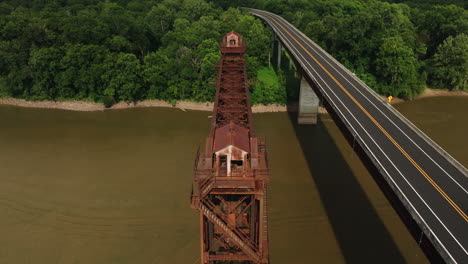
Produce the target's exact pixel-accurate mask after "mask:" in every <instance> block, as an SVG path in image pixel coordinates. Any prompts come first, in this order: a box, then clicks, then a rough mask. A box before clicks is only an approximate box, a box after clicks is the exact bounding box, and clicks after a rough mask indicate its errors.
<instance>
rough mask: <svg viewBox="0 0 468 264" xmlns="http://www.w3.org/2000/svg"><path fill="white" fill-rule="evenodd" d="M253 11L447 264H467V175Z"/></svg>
mask: <svg viewBox="0 0 468 264" xmlns="http://www.w3.org/2000/svg"><path fill="white" fill-rule="evenodd" d="M248 11H249V12H251V13H252V14H254V15H255V16H258V17H259V18H261V19H263V20H264V21H265V22H266V23H267V24H268V25H269V26H270V27H271V28H272V29H273V30H274V32H275V33H276V35H277V37H278V38H279V40H280V41H281V42H282V44H283V45H284V46H285V47H286V49H287V50H288V51H289V52H290V54H291V55H292V56H293V57H294V59H295V60H296V61H297V62H298V63H299V64H300V65H301V68H302V69H303V71H304V74H305V75H307V77H308V78H309V79H310V80H312V81H313V82H314V83H315V85H316V86H317V89H318V91H319V92H320V93H321V95H322V96H323V99H324V100H326V101H327V102H328V104H329V105H330V106H331V107H332V108H333V110H334V112H335V113H336V114H337V116H338V117H339V118H340V119H341V120H342V121H343V123H344V125H345V127H346V129H348V131H349V132H350V133H351V134H352V135H353V137H354V138H355V139H356V142H358V143H359V144H360V146H361V147H362V149H363V150H364V151H365V152H366V154H367V155H368V156H369V158H370V159H371V160H372V162H373V163H374V165H375V166H376V167H377V168H378V169H379V170H380V172H381V173H382V175H383V177H384V178H385V180H386V181H387V182H388V184H389V186H390V187H391V188H392V189H393V191H394V192H395V194H396V195H397V196H398V197H399V198H400V200H401V201H402V203H403V204H404V205H405V206H406V208H407V210H408V211H409V212H410V214H411V215H412V217H413V218H414V219H415V221H416V222H417V223H418V225H419V226H420V227H421V228H422V230H423V231H424V232H425V234H426V236H427V237H428V238H429V239H430V240H431V241H432V243H433V245H434V246H435V247H436V248H437V250H438V251H439V253H440V254H441V256H442V257H443V258H444V260H445V261H446V262H448V263H468V216H467V213H468V173H467V169H466V168H464V167H463V166H462V165H460V164H459V163H458V162H457V161H456V160H455V159H453V158H452V157H451V156H450V155H448V154H447V153H446V152H445V151H443V150H442V149H441V148H440V147H439V146H438V145H437V144H435V143H434V142H433V141H432V140H430V139H429V138H428V137H427V136H426V135H425V134H423V133H422V132H421V131H420V130H419V129H417V128H416V127H415V126H414V125H413V124H412V123H411V122H409V121H408V120H407V119H406V118H405V117H403V116H402V115H401V114H400V113H399V112H398V111H396V110H395V109H394V108H393V107H392V106H391V105H389V104H388V103H386V102H385V101H383V100H382V99H381V98H380V97H378V95H377V94H376V93H375V92H373V91H372V90H371V89H370V88H369V87H367V86H366V85H365V84H364V83H363V82H362V81H360V80H359V79H358V78H356V76H354V74H353V73H351V72H350V71H348V70H347V69H346V68H344V67H343V66H342V65H341V64H340V63H339V62H338V61H336V60H335V59H334V58H332V57H331V56H330V55H329V54H328V53H327V52H325V51H324V50H323V49H321V48H320V47H319V46H318V45H317V44H315V43H314V42H313V41H311V40H310V39H309V38H308V37H306V36H305V35H304V34H303V33H302V32H300V31H299V30H298V29H296V28H295V27H294V26H292V25H291V24H290V23H289V22H287V21H286V20H284V19H283V18H281V17H280V16H277V15H274V14H272V13H269V12H265V11H261V10H255V9H248ZM337 195H339V194H337ZM350 206H351V205H350Z"/></svg>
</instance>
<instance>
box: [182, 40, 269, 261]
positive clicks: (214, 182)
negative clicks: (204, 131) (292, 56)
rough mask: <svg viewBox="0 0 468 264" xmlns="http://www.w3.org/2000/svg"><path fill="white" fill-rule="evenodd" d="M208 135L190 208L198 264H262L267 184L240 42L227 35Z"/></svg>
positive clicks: (265, 244) (198, 159) (199, 158)
mask: <svg viewBox="0 0 468 264" xmlns="http://www.w3.org/2000/svg"><path fill="white" fill-rule="evenodd" d="M220 47H221V59H220V62H219V65H217V68H218V77H217V81H216V97H215V104H214V109H213V117H212V123H211V130H210V134H209V136H208V137H207V139H206V144H205V147H204V149H203V150H200V149H199V150H198V152H197V156H196V160H195V168H194V178H193V188H192V196H191V206H192V208H194V209H197V210H198V211H199V213H200V251H201V257H200V258H201V263H202V264H218V263H242V264H267V263H269V254H268V206H267V187H268V180H269V171H268V162H267V153H266V145H265V140H264V138H259V137H256V136H255V134H254V130H253V126H252V111H251V107H250V98H249V89H248V86H247V74H246V67H245V57H244V53H245V49H246V46H245V45H244V43H243V39H242V36H241V35H240V34H238V33H236V32H234V31H231V32H229V33H227V34H226V35H225V36H224V38H223V41H222V42H221V45H220Z"/></svg>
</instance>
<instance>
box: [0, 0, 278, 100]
mask: <svg viewBox="0 0 468 264" xmlns="http://www.w3.org/2000/svg"><path fill="white" fill-rule="evenodd" d="M0 14H1V15H0V95H4V96H5V95H6V96H12V97H17V98H25V99H30V100H67V99H74V100H91V101H96V102H104V103H105V104H106V105H111V104H112V103H114V102H115V101H128V102H131V101H137V100H142V99H162V100H166V101H175V100H194V101H211V100H213V97H214V90H215V79H214V77H215V73H216V68H215V65H216V64H217V62H218V60H219V58H220V53H219V42H220V40H221V38H222V36H223V35H224V34H225V33H227V32H229V31H231V30H235V31H237V32H239V33H241V34H243V35H244V38H245V41H246V43H247V45H248V49H247V54H246V57H247V68H248V74H249V76H250V77H251V80H250V86H251V89H252V90H253V91H252V95H253V96H252V100H253V102H254V103H265V104H267V103H273V102H280V103H284V102H285V100H286V93H285V91H284V88H283V87H280V85H279V83H278V81H276V82H273V83H271V78H269V77H270V76H271V75H273V77H276V74H275V72H274V71H273V70H272V69H270V68H268V49H269V46H270V39H271V32H269V31H268V29H266V28H265V27H264V26H263V24H262V23H261V21H259V20H257V19H255V18H254V17H253V16H251V15H249V14H247V13H244V12H241V11H239V10H238V9H233V8H231V9H229V10H226V11H224V10H222V9H221V8H219V7H215V5H214V4H212V3H207V2H206V1H204V0H164V1H154V0H146V1H141V0H133V1H125V0H121V1H98V0H55V1H45V0H32V1H13V0H12V1H3V2H1V3H0ZM262 76H266V77H268V78H266V79H265V78H263V79H262ZM276 79H278V78H276Z"/></svg>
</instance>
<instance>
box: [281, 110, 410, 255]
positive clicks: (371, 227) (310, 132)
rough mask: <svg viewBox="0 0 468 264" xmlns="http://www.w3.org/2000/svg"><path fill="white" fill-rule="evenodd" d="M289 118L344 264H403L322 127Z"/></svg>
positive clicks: (294, 114)
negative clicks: (300, 123) (301, 123)
mask: <svg viewBox="0 0 468 264" xmlns="http://www.w3.org/2000/svg"><path fill="white" fill-rule="evenodd" d="M289 118H290V120H291V123H292V125H293V127H294V130H295V133H296V137H297V139H298V141H299V143H300V145H301V148H302V151H303V153H304V157H305V159H306V161H307V164H308V167H309V170H310V173H311V175H312V177H313V180H314V182H315V184H316V186H317V189H318V191H319V194H320V198H321V201H322V204H323V206H324V208H325V211H326V214H327V216H328V219H329V222H330V224H331V226H332V228H333V232H334V234H335V237H336V240H337V242H338V244H339V246H340V249H341V253H342V254H343V257H344V259H345V261H346V263H392V264H393V263H405V259H404V258H403V256H402V255H401V252H400V250H399V248H398V246H397V245H396V244H395V242H394V240H393V239H392V237H391V235H390V233H389V232H388V230H387V229H386V227H385V226H384V224H383V222H382V220H381V219H380V218H379V216H378V214H377V213H376V211H375V209H374V207H373V205H372V204H371V202H370V201H369V199H368V197H367V196H366V194H365V192H364V190H363V187H362V186H361V185H360V183H359V182H358V181H357V179H356V176H355V175H354V174H353V171H352V170H351V168H350V167H349V165H348V164H347V162H346V161H345V159H344V157H343V156H342V154H341V153H340V151H339V149H338V146H337V145H336V143H335V142H334V140H333V138H332V136H331V135H330V133H329V131H328V130H327V128H326V127H325V124H324V123H323V122H322V121H321V120H320V117H319V120H318V122H317V124H316V125H298V124H297V112H295V111H289Z"/></svg>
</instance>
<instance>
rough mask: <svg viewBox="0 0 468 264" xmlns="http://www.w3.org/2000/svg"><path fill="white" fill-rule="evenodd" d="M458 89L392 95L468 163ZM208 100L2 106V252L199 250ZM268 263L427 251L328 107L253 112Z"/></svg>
mask: <svg viewBox="0 0 468 264" xmlns="http://www.w3.org/2000/svg"><path fill="white" fill-rule="evenodd" d="M467 106H468V98H456V97H441V98H427V99H422V100H416V101H412V102H408V103H404V104H400V105H396V108H397V109H399V110H400V111H401V112H402V113H403V114H404V115H406V116H407V117H408V118H409V119H410V120H412V121H413V122H414V123H415V124H416V125H418V126H419V127H420V128H421V129H422V130H423V131H425V132H426V133H427V134H428V135H429V136H430V137H432V138H433V139H434V140H435V141H436V142H438V143H439V144H440V145H441V146H442V147H444V148H445V149H446V150H447V151H448V152H449V153H450V154H452V155H453V156H454V157H455V158H457V159H458V160H459V161H460V162H461V163H462V164H464V165H465V166H467V165H468V155H467V154H466V153H467V149H468V141H467V140H466V134H467V132H468V107H467ZM208 115H210V113H209V112H198V111H186V112H184V111H181V110H179V109H166V108H145V109H128V110H112V111H105V112H71V111H65V110H47V109H31V108H18V107H12V106H0V263H14V264H22V263H39V264H42V263H44V264H49V263H86V264H87V263H96V264H105V263H109V264H110V263H132V264H133V263H161V264H166V263H168V264H170V263H175V264H178V263H184V264H185V263H188V264H192V263H199V257H198V254H199V252H198V249H199V244H198V243H199V237H198V232H199V230H198V217H197V215H198V214H197V212H196V211H194V210H192V209H191V208H190V207H189V196H190V189H191V180H192V168H193V167H192V166H193V162H194V158H195V152H196V148H197V146H198V145H199V144H200V142H201V141H202V140H203V139H204V138H205V136H207V135H208V132H209V121H210V119H208ZM254 122H255V123H254V126H255V129H256V133H257V134H258V135H265V136H266V137H267V146H268V155H269V161H270V162H269V164H270V169H271V184H270V193H269V194H270V200H269V206H270V208H269V210H270V214H269V217H270V243H271V263H273V264H282V263H286V264H289V263H291V264H296V263H297V264H302V263H428V261H427V259H426V257H425V256H424V254H423V253H422V251H421V250H420V249H419V247H418V245H417V242H415V240H414V239H413V238H412V237H411V235H410V234H409V232H408V231H407V230H406V228H405V226H404V225H403V224H402V222H401V220H400V219H399V217H398V216H397V214H396V213H395V212H394V210H393V209H392V207H391V205H390V204H389V202H388V201H387V200H386V198H385V197H384V195H383V194H382V192H381V191H380V189H379V188H378V186H377V185H376V184H375V182H374V180H373V178H372V177H371V175H370V174H369V173H368V172H367V170H366V168H365V167H364V165H363V164H362V162H361V161H360V159H359V157H358V156H357V155H356V154H355V153H354V151H353V150H352V147H350V146H349V144H348V143H347V141H346V140H345V138H344V137H343V136H342V134H341V133H340V131H339V129H338V128H337V126H336V125H335V124H334V122H333V121H332V120H331V119H330V117H328V116H327V115H322V116H321V117H320V122H319V123H318V124H317V125H316V126H297V125H295V122H291V118H290V116H289V114H288V113H267V114H255V115H254Z"/></svg>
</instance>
